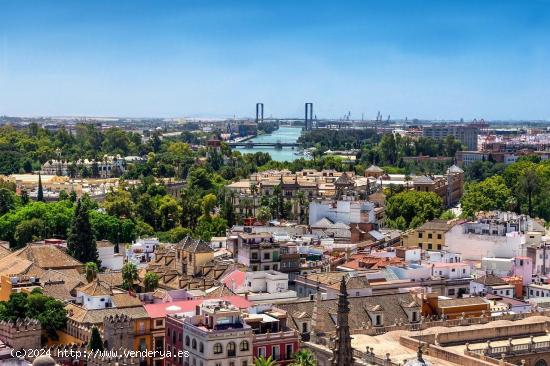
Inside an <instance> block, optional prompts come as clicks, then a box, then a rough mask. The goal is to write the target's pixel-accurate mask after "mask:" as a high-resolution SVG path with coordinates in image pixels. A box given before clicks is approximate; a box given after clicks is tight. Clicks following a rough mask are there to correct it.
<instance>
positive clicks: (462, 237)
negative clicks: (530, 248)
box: [445, 225, 525, 260]
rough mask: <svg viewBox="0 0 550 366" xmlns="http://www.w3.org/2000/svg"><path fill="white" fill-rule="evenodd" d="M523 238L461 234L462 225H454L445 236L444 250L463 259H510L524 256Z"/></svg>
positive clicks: (522, 236)
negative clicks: (457, 254)
mask: <svg viewBox="0 0 550 366" xmlns="http://www.w3.org/2000/svg"><path fill="white" fill-rule="evenodd" d="M524 243H525V236H524V235H521V234H519V233H510V234H507V235H506V236H496V235H478V234H465V233H463V228H462V225H455V226H454V227H453V228H452V229H451V230H449V231H448V232H447V233H446V234H445V248H446V249H447V250H449V251H451V252H458V253H461V254H462V258H463V259H470V260H480V259H481V258H483V257H502V258H511V257H515V256H518V255H525V245H524Z"/></svg>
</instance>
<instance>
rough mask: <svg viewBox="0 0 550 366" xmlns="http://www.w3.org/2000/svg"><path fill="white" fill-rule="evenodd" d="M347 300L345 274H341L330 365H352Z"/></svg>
mask: <svg viewBox="0 0 550 366" xmlns="http://www.w3.org/2000/svg"><path fill="white" fill-rule="evenodd" d="M349 311H350V310H349V301H348V290H347V288H346V276H342V282H341V283H340V294H339V295H338V314H337V319H338V320H337V321H338V324H337V325H336V342H335V344H334V350H333V351H332V358H331V359H330V365H331V366H343V365H350V366H351V365H353V364H354V359H353V349H352V348H351V335H350V332H349V323H348V316H349Z"/></svg>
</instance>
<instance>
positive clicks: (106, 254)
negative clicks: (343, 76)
mask: <svg viewBox="0 0 550 366" xmlns="http://www.w3.org/2000/svg"><path fill="white" fill-rule="evenodd" d="M97 253H98V256H99V260H100V261H101V267H105V268H108V269H112V270H114V271H118V270H121V269H122V266H123V265H124V255H123V254H119V253H115V248H114V247H102V248H97Z"/></svg>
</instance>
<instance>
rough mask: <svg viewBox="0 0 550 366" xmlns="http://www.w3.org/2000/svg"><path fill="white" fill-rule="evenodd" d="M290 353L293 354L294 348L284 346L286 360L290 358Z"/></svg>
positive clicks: (290, 345)
mask: <svg viewBox="0 0 550 366" xmlns="http://www.w3.org/2000/svg"><path fill="white" fill-rule="evenodd" d="M292 353H294V346H293V345H292V344H287V345H286V346H285V357H286V359H287V360H288V359H291V358H292Z"/></svg>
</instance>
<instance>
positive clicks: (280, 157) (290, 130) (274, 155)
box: [236, 127, 304, 161]
mask: <svg viewBox="0 0 550 366" xmlns="http://www.w3.org/2000/svg"><path fill="white" fill-rule="evenodd" d="M301 133H302V128H301V127H279V129H278V130H277V131H274V132H273V133H270V134H264V135H259V136H256V137H254V138H252V139H250V140H249V141H252V142H296V141H298V137H300V135H301ZM236 150H237V151H240V152H241V153H242V154H246V153H249V154H253V153H255V152H258V151H261V152H267V153H269V154H270V155H271V159H273V160H275V161H293V160H296V159H299V158H303V157H304V156H303V155H296V154H295V153H296V152H298V151H300V150H299V149H298V148H297V147H295V148H292V147H283V148H282V149H276V148H274V147H254V148H252V149H247V148H246V147H238V148H236Z"/></svg>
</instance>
